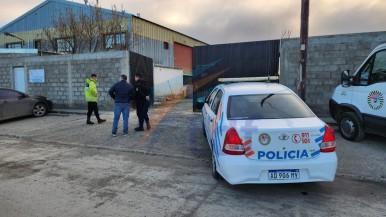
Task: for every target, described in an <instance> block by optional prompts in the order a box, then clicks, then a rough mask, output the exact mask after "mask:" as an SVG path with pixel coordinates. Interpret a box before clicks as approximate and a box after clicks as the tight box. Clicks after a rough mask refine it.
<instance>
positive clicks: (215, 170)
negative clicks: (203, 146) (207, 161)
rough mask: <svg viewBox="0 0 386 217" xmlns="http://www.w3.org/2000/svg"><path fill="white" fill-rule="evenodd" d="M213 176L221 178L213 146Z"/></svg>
mask: <svg viewBox="0 0 386 217" xmlns="http://www.w3.org/2000/svg"><path fill="white" fill-rule="evenodd" d="M212 147H213V146H212ZM212 176H213V178H214V179H220V174H219V173H218V172H217V165H216V158H215V156H214V151H213V148H212Z"/></svg>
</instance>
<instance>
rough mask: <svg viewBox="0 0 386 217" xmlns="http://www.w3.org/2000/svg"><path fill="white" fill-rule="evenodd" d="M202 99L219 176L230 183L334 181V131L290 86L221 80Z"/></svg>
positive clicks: (215, 172)
mask: <svg viewBox="0 0 386 217" xmlns="http://www.w3.org/2000/svg"><path fill="white" fill-rule="evenodd" d="M201 100H203V99H202V98H201V99H199V100H198V101H199V102H202V103H203V104H204V105H203V108H202V116H203V132H204V135H206V137H207V140H208V143H209V146H210V148H211V150H212V175H213V177H214V178H219V176H220V175H221V176H222V177H223V178H224V179H225V180H226V181H227V182H229V183H230V184H246V183H295V182H318V181H333V180H334V177H335V173H336V169H337V156H336V154H335V136H334V131H333V130H332V128H331V127H329V126H328V125H326V124H325V123H324V122H323V121H321V120H320V119H319V118H317V117H316V116H315V114H314V113H313V112H312V111H311V110H310V109H309V108H308V106H307V105H306V104H305V103H304V102H303V101H302V100H301V99H300V98H299V97H298V96H297V95H296V94H295V93H294V92H293V91H291V90H290V89H289V88H287V87H285V86H283V85H280V84H276V83H258V82H249V83H231V84H220V85H218V86H216V87H215V88H214V89H213V91H212V92H211V93H210V95H209V96H208V97H207V98H206V99H205V101H204V102H203V101H201Z"/></svg>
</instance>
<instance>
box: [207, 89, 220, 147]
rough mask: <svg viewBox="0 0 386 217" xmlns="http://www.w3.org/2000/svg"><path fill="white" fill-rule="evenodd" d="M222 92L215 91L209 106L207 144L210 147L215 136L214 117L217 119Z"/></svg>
mask: <svg viewBox="0 0 386 217" xmlns="http://www.w3.org/2000/svg"><path fill="white" fill-rule="evenodd" d="M222 95H223V92H222V90H219V91H217V93H216V96H215V97H214V99H213V102H212V104H211V105H210V109H209V110H208V117H209V124H208V125H209V127H208V128H209V129H210V134H207V135H208V138H209V144H210V146H211V147H212V144H213V143H212V141H213V139H214V136H215V130H216V117H217V112H218V109H219V106H220V103H221V98H222Z"/></svg>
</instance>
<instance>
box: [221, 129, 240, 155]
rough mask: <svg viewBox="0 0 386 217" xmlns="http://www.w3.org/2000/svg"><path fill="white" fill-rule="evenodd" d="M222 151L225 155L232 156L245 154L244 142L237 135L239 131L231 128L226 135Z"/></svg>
mask: <svg viewBox="0 0 386 217" xmlns="http://www.w3.org/2000/svg"><path fill="white" fill-rule="evenodd" d="M222 151H223V152H224V153H225V154H230V155H243V154H244V146H243V142H242V141H241V139H240V137H239V134H237V131H236V130H235V129H234V128H230V129H229V130H228V131H227V133H226V134H225V139H224V145H223V147H222Z"/></svg>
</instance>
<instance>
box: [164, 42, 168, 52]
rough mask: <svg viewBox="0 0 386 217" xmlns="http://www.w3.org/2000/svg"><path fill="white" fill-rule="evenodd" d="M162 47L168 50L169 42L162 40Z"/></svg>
mask: <svg viewBox="0 0 386 217" xmlns="http://www.w3.org/2000/svg"><path fill="white" fill-rule="evenodd" d="M164 49H165V50H169V43H167V42H166V41H165V42H164Z"/></svg>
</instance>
